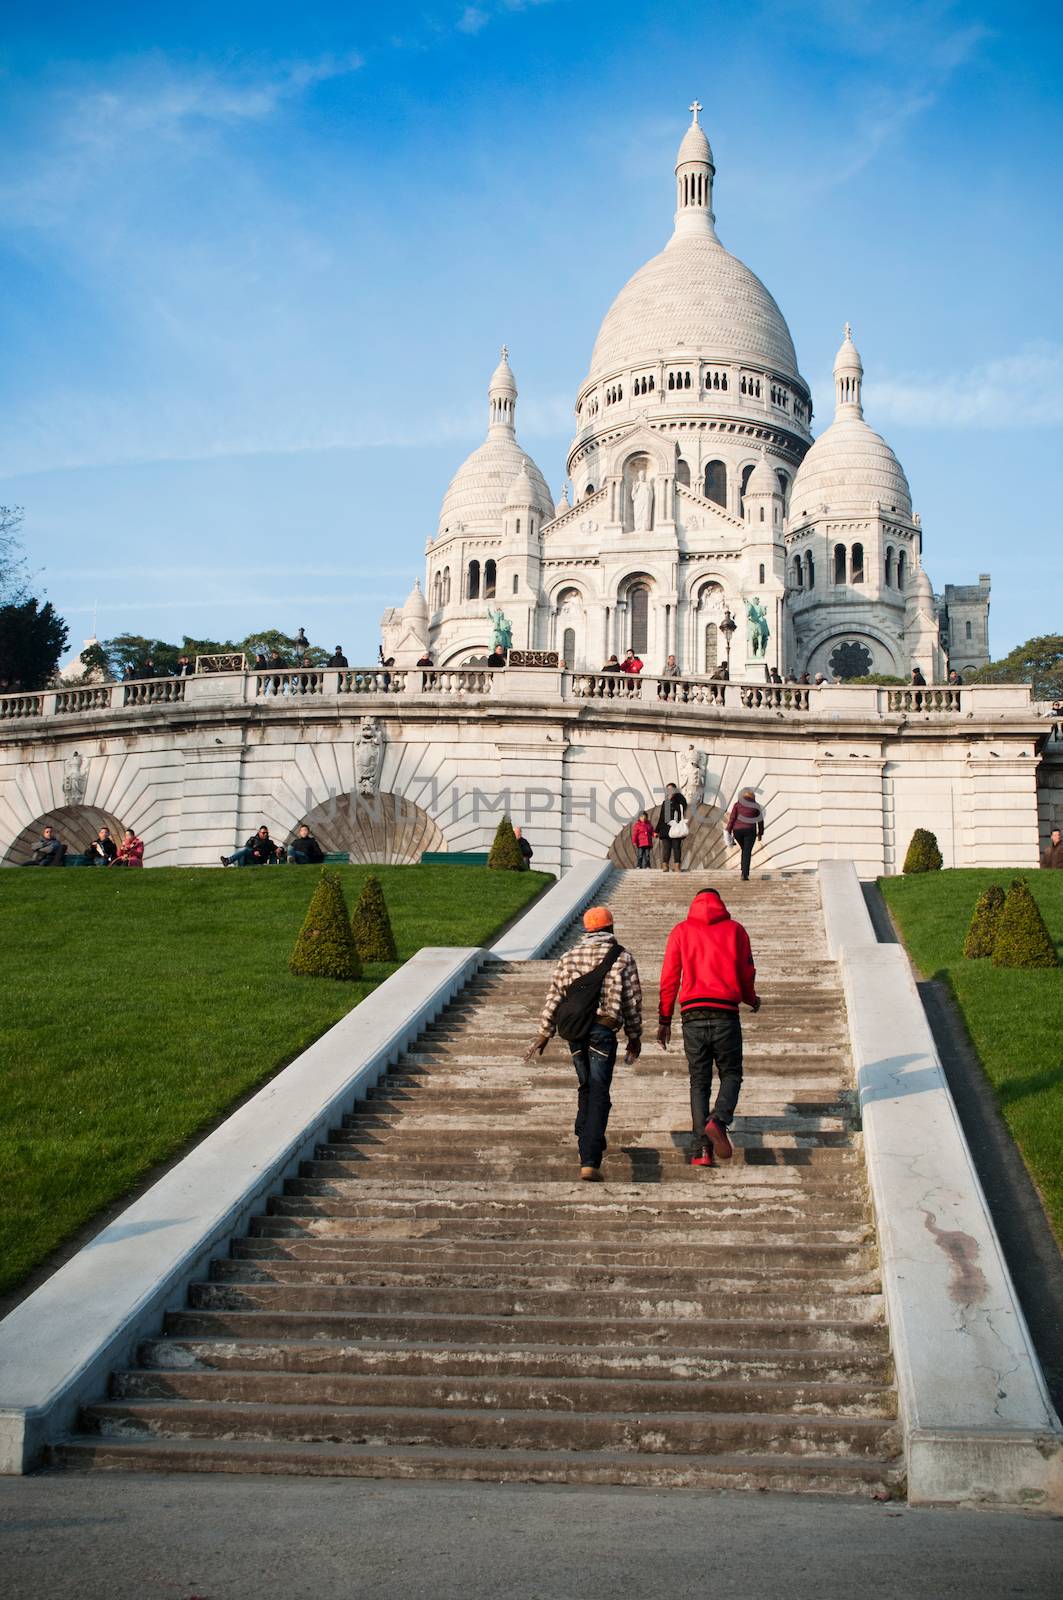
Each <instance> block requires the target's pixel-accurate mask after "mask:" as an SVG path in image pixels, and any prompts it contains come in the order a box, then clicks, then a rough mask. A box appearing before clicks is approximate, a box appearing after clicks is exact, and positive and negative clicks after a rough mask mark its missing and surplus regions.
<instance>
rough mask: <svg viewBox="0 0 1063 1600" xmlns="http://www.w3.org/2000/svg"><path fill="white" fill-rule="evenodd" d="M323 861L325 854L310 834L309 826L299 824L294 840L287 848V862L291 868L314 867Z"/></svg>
mask: <svg viewBox="0 0 1063 1600" xmlns="http://www.w3.org/2000/svg"><path fill="white" fill-rule="evenodd" d="M324 859H325V852H324V851H323V850H322V848H321V846H320V845H319V844H318V842H317V840H316V839H315V838H314V835H313V834H312V833H311V832H310V827H309V825H308V824H307V823H305V822H301V823H300V824H299V829H298V832H297V833H296V835H295V838H294V839H293V840H292V842H291V844H290V845H289V846H288V860H289V861H290V862H291V864H292V866H293V867H306V866H311V867H316V866H320V864H321V862H322V861H324Z"/></svg>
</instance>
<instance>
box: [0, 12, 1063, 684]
mask: <svg viewBox="0 0 1063 1600" xmlns="http://www.w3.org/2000/svg"><path fill="white" fill-rule="evenodd" d="M1061 62H1063V48H1061V9H1060V8H1059V7H1058V6H1048V5H1043V6H1042V5H1024V4H1022V3H1021V0H1020V3H1018V4H1011V5H1008V6H1004V5H999V4H986V5H981V6H979V5H967V4H947V3H927V4H910V5H893V4H889V3H888V0H879V3H877V4H872V3H867V4H865V3H863V0H855V3H843V0H801V3H798V0H773V3H762V4H757V3H756V0H753V3H750V4H746V5H744V6H742V7H737V6H735V5H733V4H717V3H711V0H694V3H692V0H670V3H668V4H656V3H650V4H641V5H635V4H628V3H625V0H611V3H605V0H538V3H536V0H523V3H521V0H479V3H478V4H472V5H470V4H461V3H453V4H452V3H450V0H426V3H423V4H417V3H416V0H413V3H412V4H408V5H402V6H396V5H391V4H388V3H387V0H384V3H381V4H379V5H377V6H375V7H369V6H365V5H357V4H356V5H347V6H340V5H332V6H329V5H323V4H319V3H315V0H305V3H304V4H303V5H301V6H299V7H295V6H292V5H290V4H287V3H286V4H277V3H272V0H259V3H256V4H254V5H251V4H247V3H244V0H230V3H226V4H222V5H219V4H217V0H213V3H210V4H205V3H202V0H186V3H184V4H182V5H181V6H180V7H178V6H176V5H173V4H170V3H168V0H161V3H160V4H157V5H154V6H151V7H145V6H143V5H142V4H136V5H134V4H119V3H108V4H106V5H104V6H102V7H88V6H84V5H78V6H74V5H65V4H48V3H46V0H41V3H38V4H36V5H33V6H30V5H27V4H13V3H9V5H8V7H7V8H6V9H5V29H4V36H3V39H2V40H0V285H2V295H0V348H2V349H3V352H4V359H3V361H2V362H0V502H3V503H7V504H11V503H18V504H21V505H23V506H24V507H25V510H26V521H25V528H24V533H25V543H26V546H27V551H28V554H29V556H30V559H31V564H32V565H33V567H34V568H35V569H36V571H37V572H38V573H39V574H40V577H39V580H38V581H39V585H40V586H43V588H45V589H46V591H47V593H48V595H49V597H50V598H51V599H52V600H53V601H54V603H55V604H56V606H57V607H58V609H59V610H60V611H61V612H62V613H63V614H64V615H65V616H66V617H67V619H68V621H69V623H70V626H71V635H72V638H74V639H75V640H80V639H81V638H82V637H83V636H84V635H85V634H87V633H88V632H89V630H90V626H91V620H92V612H93V607H94V605H96V604H98V606H99V614H98V628H97V631H98V632H99V634H100V635H101V637H106V636H109V635H112V634H115V633H118V632H124V631H129V632H136V633H145V634H152V635H156V636H161V637H165V638H178V637H179V636H180V635H181V634H182V633H185V632H187V633H190V634H193V635H212V636H223V637H224V636H232V637H239V636H242V635H243V634H244V633H246V632H248V631H250V629H252V628H253V627H270V626H275V627H281V628H284V629H286V630H287V631H294V630H295V629H296V628H297V627H298V626H300V625H304V626H305V627H306V630H307V632H308V634H309V635H310V637H311V638H312V639H314V640H315V641H316V642H318V643H321V644H325V645H327V646H331V645H333V644H334V643H336V642H337V641H340V642H342V643H343V645H344V647H345V648H346V650H347V652H348V655H349V656H350V657H351V659H352V660H354V659H355V658H361V659H368V658H370V657H372V656H373V655H374V654H375V649H376V643H377V623H378V619H379V615H380V612H381V610H382V608H383V607H384V605H386V604H390V603H401V601H402V600H403V598H404V597H405V595H406V593H407V592H408V590H409V588H410V586H411V584H412V581H413V578H414V577H415V576H421V575H422V574H423V565H424V557H423V552H424V542H425V538H426V535H428V534H430V533H431V532H433V531H434V529H435V524H436V518H437V514H438V506H439V502H440V499H441V497H442V494H443V491H444V489H445V487H446V483H447V481H448V479H449V477H450V475H451V473H452V472H453V470H454V469H455V468H456V466H457V465H458V464H459V462H460V461H461V460H462V459H463V457H464V456H465V454H466V453H467V452H468V451H469V450H470V449H472V448H473V447H474V446H475V445H476V444H477V443H479V442H480V439H481V438H482V436H483V431H484V425H485V418H486V399H485V388H486V382H487V378H488V376H489V374H490V372H491V370H492V368H493V366H494V364H495V361H496V359H497V351H498V346H499V344H500V343H501V342H502V341H503V340H505V341H506V342H507V343H508V345H509V347H510V352H511V359H512V362H513V366H514V369H515V371H516V374H517V381H518V384H519V387H520V391H521V398H520V402H519V407H518V432H519V435H520V438H521V440H522V442H523V443H524V444H525V445H526V446H527V448H528V449H529V451H530V452H531V453H532V454H533V455H534V456H535V458H536V460H537V461H538V463H539V465H540V467H541V468H542V470H543V472H544V473H545V475H546V478H547V481H548V482H549V483H550V485H551V488H552V490H553V491H554V493H555V494H556V493H558V492H559V490H560V485H561V475H562V472H563V470H564V456H565V449H566V446H567V443H568V440H569V436H570V429H571V408H572V403H573V400H574V398H575V394H576V389H577V386H578V384H579V382H580V380H581V379H582V377H583V376H584V373H585V371H586V365H587V361H588V358H589V355H590V350H591V346H592V344H593V341H594V335H595V332H596V330H597V327H598V324H599V322H600V321H601V318H602V316H603V315H604V313H605V311H606V309H607V307H608V305H609V303H610V301H611V299H612V298H613V296H614V294H615V293H616V291H617V290H618V289H619V288H620V287H621V285H622V284H623V283H624V281H625V280H626V279H627V277H628V276H629V275H630V274H631V272H633V271H634V270H635V269H636V268H637V267H638V266H639V265H640V264H641V263H642V262H643V261H644V260H646V259H647V258H648V257H649V256H650V255H652V254H654V253H655V252H656V251H657V250H658V249H659V248H660V247H661V245H662V244H663V243H664V241H665V240H666V238H667V236H668V234H669V232H670V228H671V213H672V202H673V190H672V182H673V180H672V163H673V161H674V153H675V148H676V145H677V144H678V141H679V138H680V137H681V134H682V131H683V128H684V126H685V124H686V122H687V121H688V114H687V111H686V107H687V105H688V104H689V102H690V100H691V99H692V98H693V97H694V96H695V95H696V96H697V98H698V99H699V100H701V101H702V102H703V104H704V106H705V112H704V115H703V122H704V124H705V126H706V129H707V131H708V133H709V137H710V139H711V141H712V144H713V149H714V152H715V157H716V164H717V179H716V194H715V200H716V213H717V224H718V229H719V232H720V236H721V238H722V239H723V241H724V243H725V244H726V245H727V246H728V248H729V249H731V250H733V251H734V252H735V253H736V254H737V255H738V256H740V257H741V259H743V260H744V261H746V262H747V263H748V264H749V265H750V266H751V267H752V268H753V270H754V271H755V272H757V273H758V275H759V276H760V277H761V278H763V279H764V281H765V282H766V283H767V285H768V287H769V288H770V289H771V291H772V293H773V294H774V295H775V298H776V299H777V300H778V301H779V304H780V306H781V307H782V310H783V313H784V315H785V316H786V318H787V320H788V322H789V325H790V329H791V331H792V333H793V336H794V340H795V343H796V346H797V351H798V356H799V360H800V363H801V368H802V371H803V372H804V374H805V376H806V377H807V378H808V379H809V380H810V382H811V383H812V385H813V389H814V392H815V394H816V397H817V417H816V427H817V430H818V429H819V428H822V427H823V426H825V424H826V423H827V422H828V421H829V420H830V414H831V382H830V366H831V360H832V358H833V354H834V351H835V350H836V348H837V346H838V343H839V339H840V334H841V327H842V324H843V322H844V321H845V320H846V319H847V318H848V319H850V320H851V321H852V323H853V326H854V330H855V336H856V340H857V344H858V346H859V348H860V351H861V354H862V356H863V360H864V366H865V369H866V376H865V391H864V393H865V405H866V413H867V416H868V420H869V421H870V422H871V423H872V425H873V426H875V427H877V428H878V429H879V430H880V431H881V432H883V433H884V434H885V436H886V437H887V439H889V441H890V443H891V444H892V445H893V446H894V448H895V450H896V451H897V453H898V455H899V456H900V459H901V461H902V463H903V465H904V467H905V469H906V471H907V473H908V477H909V480H910V482H911V485H912V490H913V496H914V501H915V506H916V509H917V510H918V511H920V513H921V515H922V518H923V527H924V533H925V557H926V563H927V566H928V569H929V570H930V573H931V576H932V578H933V580H934V582H935V585H936V586H937V587H939V588H940V587H941V586H942V585H943V584H944V583H945V582H946V581H952V582H964V581H968V580H970V579H973V578H974V577H976V576H977V574H978V573H979V572H983V571H988V572H991V573H992V575H993V584H994V590H993V607H992V616H991V641H992V646H993V651H994V654H995V655H1000V654H1003V653H1004V652H1005V651H1006V650H1007V649H1008V648H1010V647H1011V646H1012V645H1013V644H1015V643H1017V642H1019V641H1020V640H1022V639H1025V638H1027V637H1029V636H1030V635H1032V634H1036V633H1045V632H1049V631H1052V632H1055V631H1060V630H1063V614H1061V613H1063V605H1061V600H1060V595H1061V593H1063V557H1061V555H1060V526H1059V524H1060V517H1059V509H1058V507H1059V488H1058V485H1059V476H1060V433H1061V430H1063V326H1061V321H1063V316H1061V311H1060V294H1059V288H1058V285H1059V277H1060V261H1061V260H1063V239H1061V233H1063V206H1061V203H1060V202H1061V198H1063V196H1061V180H1060V171H1061V160H1060V158H1061V148H1063V139H1061V131H1063V115H1061V100H1060V89H1059V85H1060V67H1061Z"/></svg>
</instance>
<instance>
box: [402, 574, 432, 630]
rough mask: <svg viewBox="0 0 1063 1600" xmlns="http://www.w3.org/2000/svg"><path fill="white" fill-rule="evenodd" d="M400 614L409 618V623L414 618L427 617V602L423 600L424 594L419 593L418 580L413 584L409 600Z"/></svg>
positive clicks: (419, 585)
mask: <svg viewBox="0 0 1063 1600" xmlns="http://www.w3.org/2000/svg"><path fill="white" fill-rule="evenodd" d="M402 614H403V616H404V617H409V618H410V619H411V621H412V620H413V619H414V618H415V617H427V616H428V601H427V600H426V599H425V597H424V594H423V593H422V591H421V581H420V579H419V578H418V579H417V581H416V582H415V583H414V586H413V588H412V589H411V590H410V595H409V599H408V600H407V601H406V604H405V605H404V606H403V608H402Z"/></svg>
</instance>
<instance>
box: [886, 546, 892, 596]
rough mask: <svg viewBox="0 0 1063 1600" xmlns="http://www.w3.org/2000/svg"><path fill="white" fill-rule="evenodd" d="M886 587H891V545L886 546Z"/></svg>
mask: <svg viewBox="0 0 1063 1600" xmlns="http://www.w3.org/2000/svg"><path fill="white" fill-rule="evenodd" d="M886 587H887V589H892V588H893V546H892V545H887V547H886Z"/></svg>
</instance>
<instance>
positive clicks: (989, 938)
mask: <svg viewBox="0 0 1063 1600" xmlns="http://www.w3.org/2000/svg"><path fill="white" fill-rule="evenodd" d="M1003 909H1004V891H1003V889H1002V888H1001V887H1000V885H999V883H991V884H990V885H989V888H988V889H983V890H982V893H981V894H980V895H979V896H978V904H977V905H976V906H975V908H974V915H973V917H972V918H971V925H970V927H969V928H968V929H967V937H966V939H964V941H963V953H964V955H965V956H966V957H967V960H968V961H984V960H985V958H986V957H987V956H991V955H992V954H993V944H994V941H995V940H996V936H997V923H998V922H999V921H1000V913H1001V911H1002V910H1003Z"/></svg>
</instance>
